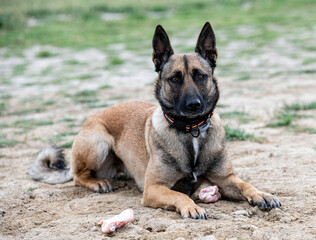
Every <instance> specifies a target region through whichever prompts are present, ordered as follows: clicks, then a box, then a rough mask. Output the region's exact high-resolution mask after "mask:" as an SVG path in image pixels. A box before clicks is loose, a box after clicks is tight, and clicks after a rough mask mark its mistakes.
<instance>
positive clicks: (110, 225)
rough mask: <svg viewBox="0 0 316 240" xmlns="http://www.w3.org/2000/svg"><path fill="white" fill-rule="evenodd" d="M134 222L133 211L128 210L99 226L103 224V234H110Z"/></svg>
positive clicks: (103, 221) (102, 222) (102, 221)
mask: <svg viewBox="0 0 316 240" xmlns="http://www.w3.org/2000/svg"><path fill="white" fill-rule="evenodd" d="M133 220H134V211H133V209H126V210H124V211H123V212H121V213H120V214H119V215H116V216H114V217H111V218H109V219H106V220H103V219H102V220H101V221H100V222H99V224H102V232H104V233H110V232H114V231H115V230H116V229H117V228H120V227H122V226H124V225H125V224H127V223H129V222H131V221H133Z"/></svg>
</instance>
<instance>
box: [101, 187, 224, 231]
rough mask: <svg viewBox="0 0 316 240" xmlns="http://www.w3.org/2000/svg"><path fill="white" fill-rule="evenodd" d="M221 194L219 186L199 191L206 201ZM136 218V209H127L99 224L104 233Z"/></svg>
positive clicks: (209, 201)
mask: <svg viewBox="0 0 316 240" xmlns="http://www.w3.org/2000/svg"><path fill="white" fill-rule="evenodd" d="M220 197H221V194H220V193H219V192H218V187H217V186H208V187H206V188H202V189H201V190H200V193H199V198H200V200H201V201H202V202H204V203H212V202H216V201H217V200H218V199H220ZM133 220H134V211H133V210H132V209H130V208H129V209H126V210H124V211H123V212H121V213H120V214H119V215H115V216H114V217H111V218H109V219H106V220H103V219H102V220H101V221H100V222H99V225H101V230H102V232H104V233H111V232H114V231H115V230H116V229H118V228H120V227H123V226H125V225H126V224H127V223H129V222H132V221H133Z"/></svg>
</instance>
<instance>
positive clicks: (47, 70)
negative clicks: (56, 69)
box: [40, 67, 53, 76]
mask: <svg viewBox="0 0 316 240" xmlns="http://www.w3.org/2000/svg"><path fill="white" fill-rule="evenodd" d="M52 70H53V67H46V68H44V69H43V70H42V71H41V73H40V74H41V75H42V76H46V75H48V74H50V73H51V72H52Z"/></svg>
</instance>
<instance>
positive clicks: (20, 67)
mask: <svg viewBox="0 0 316 240" xmlns="http://www.w3.org/2000/svg"><path fill="white" fill-rule="evenodd" d="M25 70H26V64H17V65H15V66H14V68H13V76H21V75H23V73H24V72H25Z"/></svg>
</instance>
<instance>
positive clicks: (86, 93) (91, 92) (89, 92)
mask: <svg viewBox="0 0 316 240" xmlns="http://www.w3.org/2000/svg"><path fill="white" fill-rule="evenodd" d="M96 95H97V92H96V91H95V90H83V91H80V92H77V93H76V94H75V97H94V96H96Z"/></svg>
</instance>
